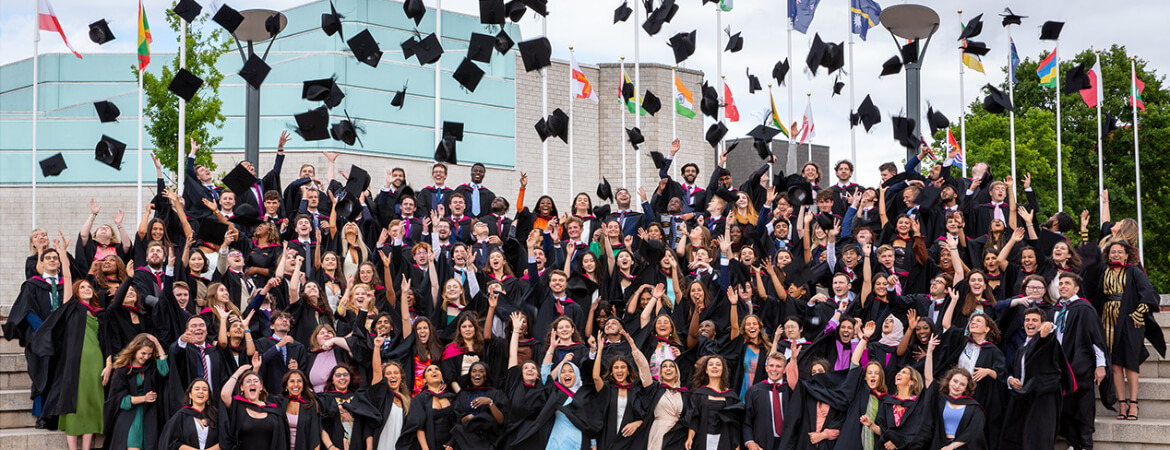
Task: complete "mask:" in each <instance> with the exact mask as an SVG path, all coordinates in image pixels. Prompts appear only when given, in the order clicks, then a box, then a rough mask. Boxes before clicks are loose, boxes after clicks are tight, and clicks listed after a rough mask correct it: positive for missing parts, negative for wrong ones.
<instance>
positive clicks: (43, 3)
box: [37, 0, 81, 58]
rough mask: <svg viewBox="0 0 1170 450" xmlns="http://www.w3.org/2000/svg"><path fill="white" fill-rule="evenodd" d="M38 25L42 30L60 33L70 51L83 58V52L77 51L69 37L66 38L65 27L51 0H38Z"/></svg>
mask: <svg viewBox="0 0 1170 450" xmlns="http://www.w3.org/2000/svg"><path fill="white" fill-rule="evenodd" d="M37 25H38V26H39V27H40V31H56V32H57V33H59V34H60V35H61V40H62V41H65V46H66V47H69V51H71V52H73V54H74V55H77V57H78V58H81V53H77V50H74V49H73V46H72V45H70V44H69V39H66V38H65V29H64V28H61V22H60V21H58V20H57V13H55V12H53V5H50V4H49V0H37ZM40 31H38V32H40Z"/></svg>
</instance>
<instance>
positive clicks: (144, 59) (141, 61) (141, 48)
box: [138, 0, 153, 72]
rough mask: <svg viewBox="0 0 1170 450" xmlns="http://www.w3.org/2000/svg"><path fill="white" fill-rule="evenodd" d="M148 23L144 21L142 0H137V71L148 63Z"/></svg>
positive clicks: (144, 10)
mask: <svg viewBox="0 0 1170 450" xmlns="http://www.w3.org/2000/svg"><path fill="white" fill-rule="evenodd" d="M152 41H153V40H152V39H151V38H150V24H149V23H147V21H146V9H145V8H143V7H142V0H138V71H139V72H142V71H144V70H146V66H148V65H150V43H151V42H152Z"/></svg>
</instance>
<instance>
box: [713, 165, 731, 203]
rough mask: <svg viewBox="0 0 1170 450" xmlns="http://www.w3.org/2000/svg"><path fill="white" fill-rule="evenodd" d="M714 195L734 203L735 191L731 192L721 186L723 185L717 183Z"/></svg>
mask: <svg viewBox="0 0 1170 450" xmlns="http://www.w3.org/2000/svg"><path fill="white" fill-rule="evenodd" d="M723 170H727V169H723ZM715 196H716V197H719V198H721V199H723V201H725V202H727V203H734V202H735V193H734V192H731V191H730V190H728V189H727V188H725V187H723V185H719V187H718V188H716V189H715Z"/></svg>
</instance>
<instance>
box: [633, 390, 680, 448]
mask: <svg viewBox="0 0 1170 450" xmlns="http://www.w3.org/2000/svg"><path fill="white" fill-rule="evenodd" d="M680 375H681V371H680ZM680 379H683V378H680ZM669 390H673V391H675V392H678V393H679V395H680V396H681V397H682V404H683V411H682V413H681V414H680V415H679V417H678V420H677V421H676V422H675V423H674V426H673V427H670V429H669V430H667V431H666V434H665V435H664V436H662V448H664V449H673V448H683V446H685V445H686V442H687V430H688V428H687V426H686V424H685V423H683V420H682V418H683V417H685V416H686V408H687V405H688V404H689V403H690V395H691V394H690V393H689V392H688V391H687V388H686V387H685V386H681V387H678V388H672V387H668V386H666V385H665V384H662V383H661V382H658V381H655V382H654V384H652V385H651V386H650V387H649V388H647V389H646V395H647V396H648V397H649V402H648V403H647V405H646V411H647V412H646V419H645V420H646V421H647V422H648V423H643V424H642V427H643V428H646V429H647V431H649V427H651V426H653V421H654V420H655V418H654V410H655V409H657V408H658V402H659V401H661V400H662V396H663V395H665V394H666V392H667V391H669ZM647 439H649V438H648V437H647Z"/></svg>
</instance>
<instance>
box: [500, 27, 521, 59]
mask: <svg viewBox="0 0 1170 450" xmlns="http://www.w3.org/2000/svg"><path fill="white" fill-rule="evenodd" d="M515 44H516V42H514V41H512V37H511V36H508V33H505V32H504V30H503V29H502V28H501V29H500V32H499V33H496V51H497V52H500V54H501V55H502V54H505V53H508V50H511V49H512V46H513V45H515Z"/></svg>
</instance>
